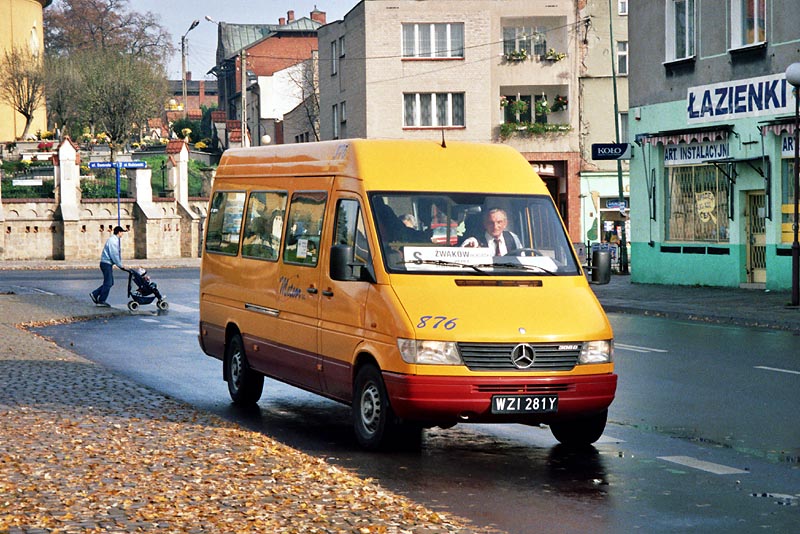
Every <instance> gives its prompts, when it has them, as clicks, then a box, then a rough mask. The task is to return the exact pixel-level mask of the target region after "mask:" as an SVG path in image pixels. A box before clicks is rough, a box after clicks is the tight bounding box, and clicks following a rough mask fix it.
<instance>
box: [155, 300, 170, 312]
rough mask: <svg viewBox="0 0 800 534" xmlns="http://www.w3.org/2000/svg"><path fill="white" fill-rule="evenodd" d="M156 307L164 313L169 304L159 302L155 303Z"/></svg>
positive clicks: (162, 301)
mask: <svg viewBox="0 0 800 534" xmlns="http://www.w3.org/2000/svg"><path fill="white" fill-rule="evenodd" d="M156 307H157V308H158V309H159V310H161V311H166V310H168V309H169V303H168V302H167V301H166V300H159V301H158V302H157V303H156Z"/></svg>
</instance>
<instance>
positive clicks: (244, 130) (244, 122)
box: [240, 48, 250, 146]
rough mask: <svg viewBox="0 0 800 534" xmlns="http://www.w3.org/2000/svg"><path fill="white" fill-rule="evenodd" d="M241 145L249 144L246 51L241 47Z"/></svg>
mask: <svg viewBox="0 0 800 534" xmlns="http://www.w3.org/2000/svg"><path fill="white" fill-rule="evenodd" d="M240 63H241V67H242V146H250V138H249V137H248V136H247V52H246V51H245V49H244V48H242V59H241V61H240Z"/></svg>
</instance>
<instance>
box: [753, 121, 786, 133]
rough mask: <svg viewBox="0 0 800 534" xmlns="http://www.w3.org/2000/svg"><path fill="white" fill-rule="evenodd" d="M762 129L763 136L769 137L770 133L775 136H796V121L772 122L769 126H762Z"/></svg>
mask: <svg viewBox="0 0 800 534" xmlns="http://www.w3.org/2000/svg"><path fill="white" fill-rule="evenodd" d="M759 128H761V135H767V134H768V133H774V134H775V135H779V136H780V135H783V134H790V135H794V120H793V121H792V122H772V123H767V124H762V125H761V126H759Z"/></svg>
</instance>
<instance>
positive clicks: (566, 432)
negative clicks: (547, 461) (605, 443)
mask: <svg viewBox="0 0 800 534" xmlns="http://www.w3.org/2000/svg"><path fill="white" fill-rule="evenodd" d="M606 419H608V410H603V411H602V412H600V413H598V414H595V415H592V416H590V417H583V418H581V419H573V420H572V421H565V422H563V423H552V424H551V425H550V431H551V432H552V433H553V436H555V438H556V439H557V440H558V441H559V442H560V443H562V444H564V445H566V446H568V447H583V446H586V445H591V444H592V443H594V442H595V441H597V440H598V439H600V436H602V435H603V430H605V428H606Z"/></svg>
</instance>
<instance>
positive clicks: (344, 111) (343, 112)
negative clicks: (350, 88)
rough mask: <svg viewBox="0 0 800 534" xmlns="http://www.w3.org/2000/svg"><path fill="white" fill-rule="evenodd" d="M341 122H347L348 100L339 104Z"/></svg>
mask: <svg viewBox="0 0 800 534" xmlns="http://www.w3.org/2000/svg"><path fill="white" fill-rule="evenodd" d="M339 122H342V123H344V122H347V102H342V103H340V104H339Z"/></svg>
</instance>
